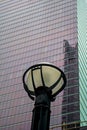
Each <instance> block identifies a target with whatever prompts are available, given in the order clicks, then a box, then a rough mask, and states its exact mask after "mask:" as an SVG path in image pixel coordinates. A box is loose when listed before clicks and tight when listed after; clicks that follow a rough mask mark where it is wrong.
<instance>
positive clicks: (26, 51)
mask: <svg viewBox="0 0 87 130" xmlns="http://www.w3.org/2000/svg"><path fill="white" fill-rule="evenodd" d="M86 12H87V1H86V0H64V1H62V0H32V1H31V0H15V1H12V0H3V1H0V129H1V130H15V129H16V130H29V129H30V126H31V118H32V109H33V105H34V104H33V102H32V101H31V99H29V97H28V96H27V94H26V92H25V91H24V88H23V84H22V75H23V73H24V72H25V70H26V69H27V68H28V67H30V66H31V65H33V64H36V63H39V62H51V63H53V64H55V65H56V66H58V67H59V68H60V69H62V70H63V71H64V72H65V74H66V77H67V86H66V88H65V90H64V91H63V92H61V93H60V94H59V95H58V96H57V98H56V100H55V102H53V103H52V104H51V120H50V128H51V129H52V130H54V129H57V130H61V129H62V127H58V125H59V126H61V124H62V123H64V122H65V123H67V124H68V123H73V122H76V121H78V122H79V125H81V126H86V125H87V124H86V122H84V123H80V121H87V112H86V108H87V105H86V99H87V96H86V92H87V89H86V86H87V83H86V80H87V76H86V68H87V36H86V35H87V34H86V24H87V22H86V20H87V13H86ZM83 14H84V15H83ZM77 43H78V44H77ZM74 90H75V91H76V92H75V91H74ZM67 99H68V100H67ZM72 99H73V100H72ZM75 99H76V100H75ZM77 114H78V116H76V115H77ZM75 116H76V117H75ZM70 117H71V118H70Z"/></svg>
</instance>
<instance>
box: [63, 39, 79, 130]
mask: <svg viewBox="0 0 87 130" xmlns="http://www.w3.org/2000/svg"><path fill="white" fill-rule="evenodd" d="M64 54H65V58H64V59H65V60H64V72H65V74H66V77H67V86H66V88H65V90H64V94H63V107H62V114H63V115H64V116H62V122H63V123H65V124H66V127H67V129H68V128H72V127H75V125H76V127H77V126H79V125H80V124H79V120H80V107H79V78H78V77H79V75H78V48H77V44H76V46H75V47H71V46H70V44H69V42H68V41H67V40H64ZM74 122H76V123H75V124H74ZM67 124H69V125H67Z"/></svg>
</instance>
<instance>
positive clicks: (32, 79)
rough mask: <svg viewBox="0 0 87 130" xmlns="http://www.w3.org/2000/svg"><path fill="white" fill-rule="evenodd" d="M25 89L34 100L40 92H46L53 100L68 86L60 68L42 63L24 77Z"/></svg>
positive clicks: (27, 71) (31, 68) (32, 68)
mask: <svg viewBox="0 0 87 130" xmlns="http://www.w3.org/2000/svg"><path fill="white" fill-rule="evenodd" d="M23 84H24V89H25V90H26V92H27V93H28V95H29V97H30V98H31V99H32V100H34V98H35V97H36V96H37V95H38V93H39V92H40V91H46V92H47V93H48V95H49V96H50V99H51V100H53V98H54V97H55V96H56V95H57V94H58V93H59V92H61V91H62V90H63V89H64V87H65V85H66V77H65V75H64V73H63V71H62V70H60V69H59V68H58V67H56V66H54V65H52V64H48V63H41V64H36V65H33V66H31V67H30V68H29V69H27V70H26V71H25V73H24V75H23Z"/></svg>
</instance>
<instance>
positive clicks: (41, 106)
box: [31, 88, 50, 130]
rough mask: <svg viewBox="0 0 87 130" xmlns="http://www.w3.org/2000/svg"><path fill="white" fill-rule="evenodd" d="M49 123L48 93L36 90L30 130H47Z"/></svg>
mask: <svg viewBox="0 0 87 130" xmlns="http://www.w3.org/2000/svg"><path fill="white" fill-rule="evenodd" d="M49 123H50V93H47V92H46V91H45V90H44V88H43V89H42V88H41V89H38V94H37V96H36V101H35V106H34V109H33V116H32V124H31V130H49Z"/></svg>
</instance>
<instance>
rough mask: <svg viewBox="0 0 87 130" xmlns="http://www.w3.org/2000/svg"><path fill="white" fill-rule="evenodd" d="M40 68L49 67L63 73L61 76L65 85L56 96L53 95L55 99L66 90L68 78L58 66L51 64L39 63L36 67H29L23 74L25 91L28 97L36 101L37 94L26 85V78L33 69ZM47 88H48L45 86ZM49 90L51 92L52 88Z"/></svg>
mask: <svg viewBox="0 0 87 130" xmlns="http://www.w3.org/2000/svg"><path fill="white" fill-rule="evenodd" d="M38 66H40V67H42V66H49V67H52V68H55V69H57V70H58V71H60V72H61V76H62V77H63V80H64V84H63V85H62V87H61V88H60V89H59V90H58V91H57V92H56V93H55V94H53V95H51V96H52V98H54V97H55V96H56V95H57V94H59V93H60V92H61V91H62V90H63V89H64V88H65V86H66V82H67V81H66V76H65V74H64V72H63V71H62V70H61V69H60V68H58V67H57V66H55V65H53V64H51V63H48V62H43V63H38V64H35V65H32V66H31V67H29V68H28V69H27V70H26V71H25V72H24V74H23V85H24V89H25V91H26V92H27V93H28V96H29V97H30V98H31V99H32V100H34V99H35V92H33V91H31V90H29V89H28V87H27V85H26V83H25V76H26V74H27V72H28V71H29V70H31V69H33V68H37V67H38ZM45 87H46V86H45ZM49 89H50V90H51V89H52V88H51V87H50V88H49Z"/></svg>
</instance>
